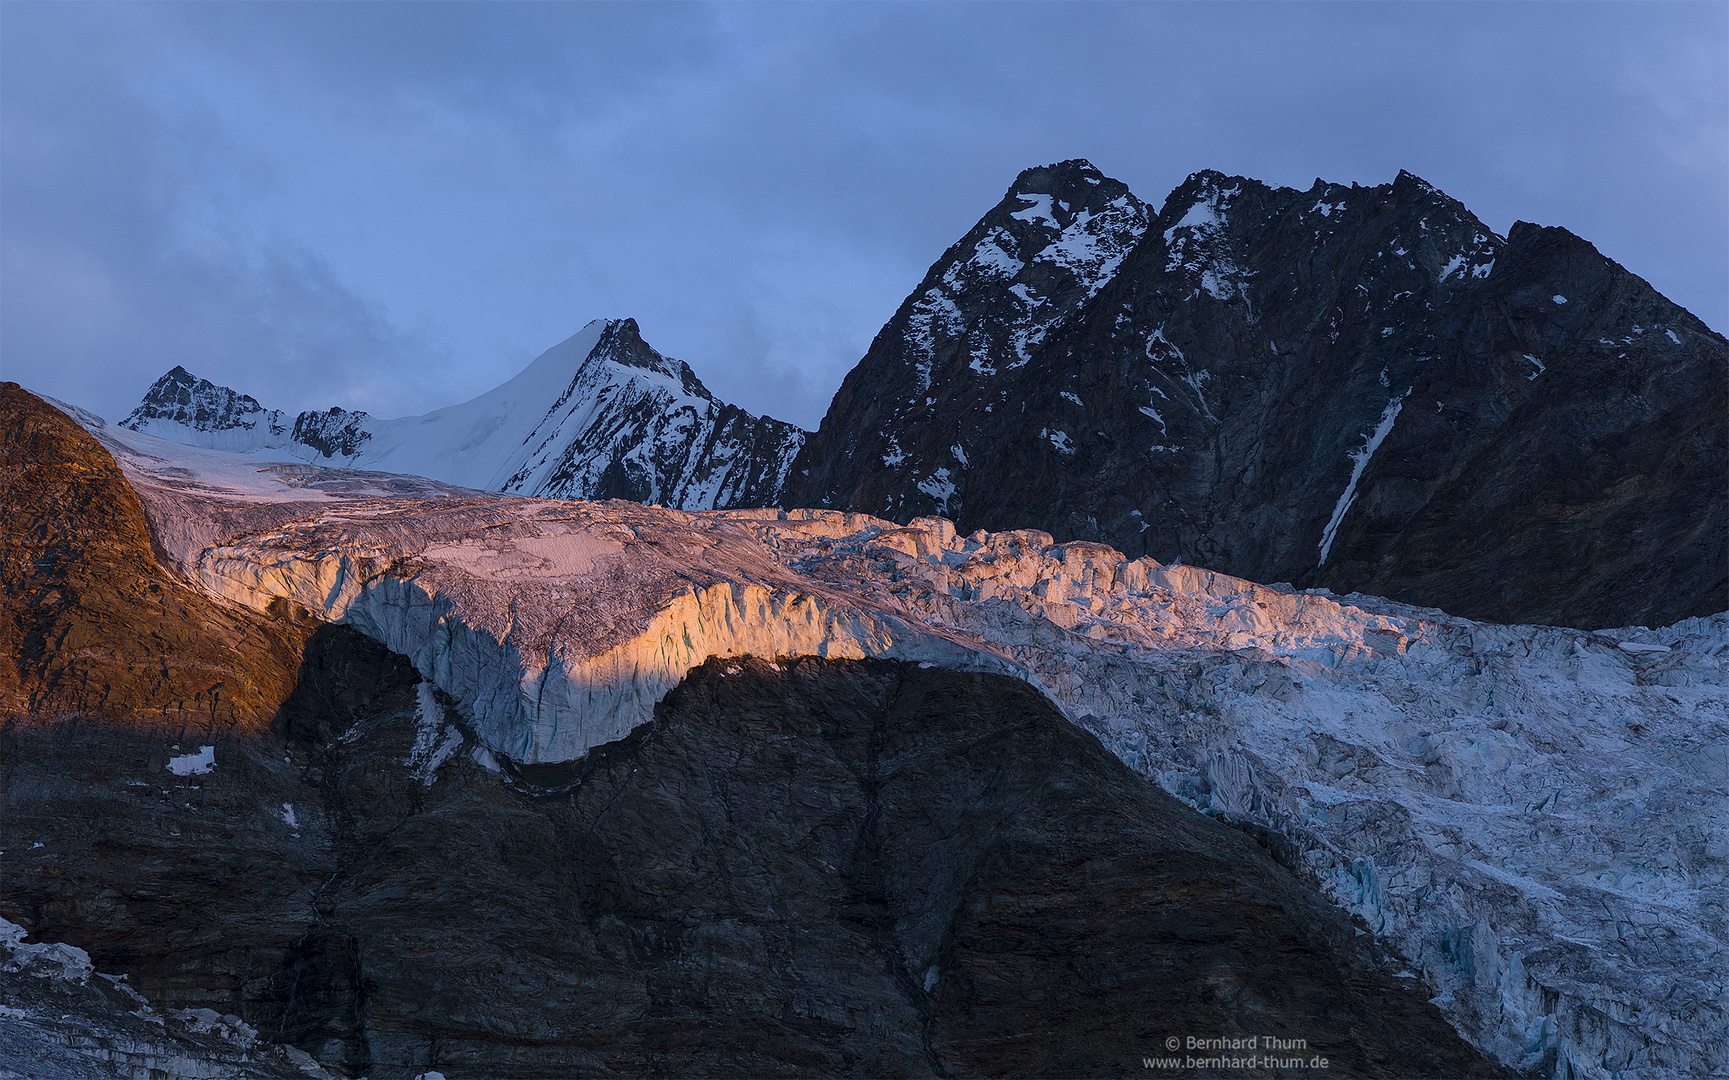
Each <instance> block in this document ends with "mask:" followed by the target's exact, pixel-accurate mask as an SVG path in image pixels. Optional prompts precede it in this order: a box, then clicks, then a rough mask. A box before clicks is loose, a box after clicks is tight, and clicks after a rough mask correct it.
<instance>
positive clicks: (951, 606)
mask: <svg viewBox="0 0 1729 1080" xmlns="http://www.w3.org/2000/svg"><path fill="white" fill-rule="evenodd" d="M68 411H69V412H71V413H72V414H73V415H74V416H75V417H77V418H78V419H79V420H80V421H81V422H82V423H83V424H84V425H85V426H86V428H87V429H88V430H91V431H92V433H93V434H94V435H96V437H97V438H98V439H99V440H101V441H102V442H103V443H104V445H105V446H107V447H108V448H109V449H110V450H111V452H113V453H114V455H115V458H116V460H117V461H119V463H120V464H121V466H122V468H123V469H124V470H125V472H126V474H127V477H128V480H129V481H130V482H131V483H132V485H133V486H134V488H135V489H136V490H137V491H138V493H139V495H140V498H141V500H142V502H143V504H144V506H145V508H146V512H147V515H148V516H149V518H150V520H151V523H152V529H153V533H154V534H155V535H156V536H157V539H158V542H159V544H160V545H161V547H162V549H163V552H164V554H165V556H166V557H167V558H168V559H169V561H170V562H172V564H173V565H174V566H175V567H176V568H177V569H178V570H179V571H180V572H181V573H183V574H185V575H186V576H187V577H189V578H190V579H192V580H193V581H195V582H197V583H199V584H200V585H201V586H202V587H204V588H205V589H207V590H208V591H210V592H211V593H213V594H215V595H217V596H220V597H224V598H227V599H228V600H231V601H234V602H237V603H241V604H244V605H247V606H249V607H252V608H254V609H259V610H281V608H282V607H283V606H284V605H286V606H289V607H291V608H296V609H303V610H304V611H306V612H309V613H311V614H313V615H315V616H317V617H319V618H322V619H326V620H330V621H334V622H342V623H346V624H348V625H351V626H353V627H355V628H356V629H358V630H360V631H361V632H363V633H365V634H367V635H369V636H371V637H373V638H375V639H376V640H379V641H381V642H382V643H384V644H385V645H387V646H389V647H390V648H392V649H393V650H395V651H397V652H400V653H402V654H403V655H405V656H408V657H409V658H410V659H411V660H412V662H413V663H414V665H415V666H416V668H417V669H418V670H419V671H420V672H421V674H422V675H423V676H424V677H426V678H427V679H428V680H429V681H430V682H431V683H432V684H433V685H434V686H436V687H437V689H438V690H439V691H440V692H441V693H442V694H444V695H447V696H448V698H449V700H450V701H452V702H454V703H455V708H454V709H453V710H452V714H453V715H452V722H455V720H456V719H458V718H459V719H460V721H461V722H462V723H464V724H466V725H469V726H470V727H471V729H472V731H473V733H474V734H475V736H476V737H477V738H478V739H479V740H480V742H481V743H482V744H484V746H485V747H486V748H487V750H488V751H489V752H490V753H491V754H492V755H494V756H495V757H497V758H500V759H505V760H508V761H511V762H516V763H531V762H556V761H567V760H571V759H573V758H576V757H579V756H581V755H583V754H584V753H586V752H587V751H588V750H589V749H591V748H593V747H595V746H599V745H602V744H603V743H605V742H608V741H611V740H614V739H617V738H620V737H622V736H623V735H624V734H626V733H628V732H629V731H630V730H632V729H633V728H635V727H637V726H639V725H640V724H642V723H644V722H646V721H648V720H649V719H651V718H652V716H653V707H654V704H655V702H656V701H658V700H659V698H660V697H661V696H662V695H663V694H664V693H665V692H666V691H667V690H668V689H670V688H671V687H672V686H674V685H676V684H677V682H678V681H679V680H680V679H682V678H683V676H684V674H685V672H687V671H688V670H690V669H691V668H692V667H694V666H696V665H697V664H700V663H701V662H703V661H704V660H705V659H707V658H709V657H712V656H739V655H747V654H749V655H758V656H764V657H779V656H791V655H819V656H841V657H866V656H870V657H890V658H898V659H904V660H910V661H917V662H922V663H931V664H938V665H942V666H946V667H953V668H958V669H967V670H990V671H998V672H1004V673H1008V674H1012V675H1014V676H1016V677H1018V678H1021V679H1024V680H1025V681H1027V682H1028V683H1030V684H1031V685H1033V686H1035V687H1036V688H1038V689H1039V690H1040V691H1041V692H1043V693H1044V694H1046V695H1047V696H1048V697H1049V698H1050V699H1051V700H1052V701H1053V702H1055V703H1056V704H1057V706H1058V707H1059V708H1060V709H1061V710H1062V711H1063V713H1064V715H1066V716H1067V717H1068V718H1069V719H1070V720H1071V721H1073V722H1074V723H1076V724H1077V725H1079V726H1081V727H1083V728H1086V729H1087V730H1089V731H1092V732H1093V733H1094V734H1096V735H1097V736H1098V737H1099V738H1100V740H1101V741H1102V742H1103V743H1104V744H1105V745H1106V746H1107V747H1109V748H1110V749H1111V750H1112V751H1113V752H1114V753H1116V754H1117V756H1118V757H1119V758H1121V759H1122V760H1123V761H1124V762H1126V763H1128V764H1129V765H1130V766H1131V767H1132V768H1134V769H1136V770H1138V771H1139V772H1140V773H1142V774H1143V775H1144V776H1146V777H1147V778H1148V779H1149V781H1151V782H1153V783H1156V784H1158V785H1160V786H1161V787H1162V788H1164V789H1165V790H1167V791H1169V792H1171V793H1172V794H1174V795H1176V796H1177V797H1179V798H1181V799H1183V800H1184V801H1186V802H1187V803H1188V804H1189V805H1191V806H1193V807H1195V808H1196V809H1197V810H1199V811H1201V812H1203V813H1206V814H1209V815H1211V816H1214V817H1216V818H1219V819H1221V820H1225V821H1228V822H1231V823H1234V824H1236V825H1238V826H1239V827H1241V828H1243V829H1245V830H1248V831H1250V832H1251V833H1253V834H1254V835H1257V836H1259V837H1261V838H1262V839H1263V842H1264V843H1266V844H1267V845H1268V846H1269V848H1270V849H1271V850H1274V851H1275V852H1277V853H1279V855H1280V857H1281V858H1282V859H1283V860H1284V861H1286V862H1287V864H1288V865H1290V866H1291V867H1292V868H1293V869H1294V870H1296V871H1297V872H1299V873H1302V874H1305V875H1308V876H1310V877H1312V879H1313V880H1315V881H1316V882H1317V883H1318V884H1319V885H1320V886H1321V888H1323V890H1324V891H1326V893H1327V894H1328V895H1329V896H1330V897H1332V898H1333V900H1334V901H1335V902H1337V903H1339V904H1340V905H1341V906H1342V907H1344V908H1346V909H1347V910H1349V911H1351V912H1352V913H1354V914H1355V915H1357V916H1359V917H1360V918H1361V919H1362V920H1363V926H1364V929H1365V932H1373V933H1374V934H1376V935H1378V936H1379V937H1381V938H1382V939H1383V940H1384V941H1386V942H1387V943H1388V944H1389V945H1390V946H1391V947H1393V948H1395V949H1397V950H1398V951H1399V952H1400V953H1401V954H1402V955H1403V956H1404V957H1405V958H1406V959H1407V961H1408V962H1409V963H1410V964H1411V965H1412V967H1413V969H1415V970H1416V971H1418V972H1419V973H1420V974H1421V975H1422V977H1423V978H1424V979H1425V980H1426V981H1427V982H1428V984H1429V985H1430V986H1431V987H1432V988H1433V990H1434V993H1435V1001H1436V1003H1437V1004H1438V1005H1439V1006H1440V1007H1441V1008H1442V1009H1443V1011H1444V1012H1445V1013H1446V1014H1447V1016H1448V1017H1449V1019H1450V1020H1451V1021H1452V1023H1454V1025H1455V1026H1456V1027H1457V1028H1458V1029H1459V1030H1460V1031H1461V1033H1463V1034H1464V1035H1465V1036H1466V1037H1467V1038H1468V1039H1469V1040H1470V1041H1472V1042H1473V1043H1474V1044H1475V1045H1477V1046H1479V1047H1482V1048H1483V1049H1485V1050H1486V1051H1488V1052H1489V1053H1491V1054H1493V1055H1494V1056H1495V1057H1497V1058H1498V1059H1499V1060H1501V1061H1502V1062H1504V1063H1506V1064H1507V1065H1509V1066H1512V1067H1515V1068H1519V1069H1523V1070H1533V1071H1539V1072H1543V1073H1546V1074H1549V1075H1554V1076H1559V1077H1574V1076H1579V1077H1602V1078H1610V1077H1615V1078H1638V1077H1663V1076H1674V1075H1707V1074H1713V1073H1721V1072H1723V1071H1725V1070H1729V1030H1726V1028H1729V1023H1726V1021H1725V1005H1726V997H1725V985H1724V983H1725V978H1726V976H1725V972H1729V948H1726V947H1725V940H1726V934H1729V925H1726V922H1725V919H1726V903H1729V886H1726V876H1729V694H1726V693H1725V682H1726V676H1729V670H1726V665H1729V613H1722V614H1718V615H1714V616H1710V617H1707V618H1692V619H1687V620H1684V621H1682V622H1679V623H1676V624H1674V625H1672V626H1668V627H1662V628H1656V629H1652V628H1646V627H1622V628H1615V629H1604V630H1597V631H1582V630H1575V629H1569V628H1562V627H1550V626H1502V625H1494V624H1487V623H1480V622H1473V621H1470V620H1466V619H1462V618H1457V617H1454V616H1450V615H1448V614H1446V613H1444V612H1442V611H1439V610H1436V609H1432V608H1418V607H1411V606H1408V605H1404V604H1398V603H1394V602H1391V601H1387V600H1383V599H1379V598H1376V597H1369V596H1359V595H1350V596H1334V595H1331V594H1329V593H1327V592H1326V591H1325V590H1309V591H1298V590H1294V589H1291V588H1289V587H1288V586H1282V585H1278V584H1274V585H1262V584H1257V583H1254V582H1250V581H1246V580H1243V579H1239V578H1234V577H1230V576H1228V575H1224V574H1219V573H1214V572H1211V571H1207V570H1203V569H1199V568H1195V567H1188V566H1180V565H1161V564H1159V563H1157V562H1155V561H1153V560H1151V559H1146V558H1142V559H1136V560H1129V559H1126V558H1125V557H1124V556H1122V555H1121V554H1120V553H1118V552H1116V551H1114V550H1113V549H1111V548H1109V547H1106V546H1104V545H1101V544H1093V543H1067V544H1058V543H1055V542H1054V541H1053V538H1052V537H1051V536H1050V535H1049V534H1046V533H1042V532H1038V531H1035V530H1021V531H1014V532H1002V533H989V532H983V531H980V532H976V533H974V534H972V535H971V536H964V537H963V536H959V535H957V534H956V532H955V530H954V527H953V525H952V524H950V523H949V522H948V521H946V520H944V519H941V518H919V519H914V521H912V522H911V523H910V524H908V525H906V526H899V525H896V524H894V523H892V522H888V521H884V520H881V519H878V518H874V517H870V516H867V515H862V514H852V513H843V512H840V511H825V510H790V511H780V510H737V511H708V512H686V511H679V510H671V509H663V508H658V507H652V506H643V505H636V504H631V503H625V502H606V503H597V502H578V501H568V500H556V499H543V498H528V497H522V496H511V495H501V494H496V493H486V492H481V491H476V490H472V489H464V488H458V487H453V486H448V485H441V484H438V483H435V482H432V481H428V480H423V479H419V478H415V477H407V476H391V475H387V474H382V473H364V472H351V471H345V470H336V469H321V468H313V467H309V466H307V465H303V464H297V463H283V462H268V461H261V460H258V459H256V458H253V457H246V456H241V455H236V454H232V453H227V452H223V451H219V450H214V449H203V448H192V447H186V446H182V445H178V444H174V443H169V442H165V441H163V440H159V439H155V438H152V437H151V436H149V435H147V434H142V433H138V432H134V431H130V430H127V429H124V428H119V427H116V426H114V425H109V424H105V423H103V422H102V421H101V420H99V419H98V418H95V417H92V416H90V415H89V414H86V413H79V412H78V411H76V410H73V409H71V408H69V407H68ZM430 715H431V713H430V710H429V716H430ZM430 726H431V724H430V721H429V733H430ZM429 747H430V743H429Z"/></svg>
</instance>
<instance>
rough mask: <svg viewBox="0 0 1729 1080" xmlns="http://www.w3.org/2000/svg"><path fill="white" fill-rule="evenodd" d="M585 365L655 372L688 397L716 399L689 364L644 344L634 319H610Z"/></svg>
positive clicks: (639, 328)
mask: <svg viewBox="0 0 1729 1080" xmlns="http://www.w3.org/2000/svg"><path fill="white" fill-rule="evenodd" d="M584 362H585V363H588V362H604V363H611V364H616V365H619V366H621V367H630V368H640V369H642V370H644V371H652V372H654V373H656V374H659V375H664V376H666V377H667V378H669V379H672V380H673V381H675V382H677V383H678V384H679V385H680V386H682V387H683V389H684V391H685V392H686V393H688V394H693V395H695V396H696V397H700V398H706V399H710V400H712V399H713V398H714V395H713V394H711V393H709V391H708V388H707V387H705V386H704V385H703V384H702V380H701V379H698V378H697V377H696V372H694V371H692V370H691V368H690V365H689V364H687V363H685V362H684V361H683V360H679V359H676V358H674V357H671V356H667V355H666V354H665V353H662V352H661V351H660V350H659V349H656V348H655V347H654V346H652V345H650V344H649V343H648V342H646V341H644V340H643V339H642V328H641V327H639V326H638V325H637V322H636V320H635V319H630V318H625V319H608V320H607V321H606V326H605V328H604V329H602V330H601V332H600V340H599V341H597V342H596V343H595V346H594V349H593V350H592V351H591V352H590V353H589V354H588V356H587V357H586V358H585V360H584Z"/></svg>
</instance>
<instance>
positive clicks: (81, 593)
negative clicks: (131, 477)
mask: <svg viewBox="0 0 1729 1080" xmlns="http://www.w3.org/2000/svg"><path fill="white" fill-rule="evenodd" d="M0 491H4V492H5V493H6V500H5V501H6V506H7V513H8V515H9V517H8V520H7V522H6V527H5V528H4V529H3V530H0V580H3V582H4V585H3V586H0V587H3V589H4V592H3V594H0V596H3V599H4V611H0V646H3V647H4V650H5V656H6V662H5V663H4V664H0V703H4V706H5V708H6V709H7V711H8V712H10V713H12V714H14V715H18V714H26V715H32V716H42V717H51V716H56V715H61V714H96V715H101V716H107V717H113V718H121V719H124V720H125V721H126V722H129V723H145V724H147V725H150V726H153V727H159V728H162V729H164V730H174V731H186V732H195V731H199V732H210V731H219V730H227V729H230V728H240V729H248V730H250V729H256V728H258V727H260V726H263V725H267V724H269V723H270V721H271V718H272V717H274V716H275V714H276V708H277V705H278V704H280V703H281V701H282V699H283V697H285V696H286V695H287V693H288V691H289V689H290V687H292V686H293V685H294V678H295V671H296V669H298V667H299V666H300V643H301V642H302V641H303V640H305V637H306V635H307V634H308V633H310V632H311V629H312V628H311V627H310V626H307V625H304V624H296V623H294V622H293V621H291V620H287V619H282V618H273V617H270V616H267V615H264V614H261V613H255V612H252V611H249V610H247V609H245V608H243V607H240V606H238V605H232V604H226V603H223V602H221V601H218V600H214V599H212V598H211V597H210V596H209V595H208V594H206V593H204V592H202V591H200V590H198V589H196V588H193V587H191V586H189V584H188V583H187V582H185V581H184V580H183V579H179V578H177V577H175V576H174V575H171V574H169V573H167V572H166V571H164V570H163V569H162V567H160V566H159V565H158V564H157V560H156V556H155V554H154V552H153V550H152V543H151V535H150V529H149V524H148V522H147V521H146V519H145V516H144V510H143V507H141V506H140V505H139V502H138V496H137V495H135V494H134V493H133V490H132V488H131V487H130V486H129V485H128V484H127V482H126V479H125V477H124V476H123V475H122V474H121V472H120V469H119V468H118V467H116V465H115V463H114V459H113V458H112V457H111V456H110V455H109V454H108V452H107V451H106V450H104V449H103V448H102V447H101V446H100V445H99V444H98V443H97V442H96V440H95V439H93V438H91V437H90V435H88V434H87V433H86V432H85V431H84V429H83V428H81V427H79V426H78V425H77V424H75V423H73V422H72V420H70V419H69V418H68V417H67V416H66V415H65V414H64V413H62V412H61V411H60V410H58V409H55V408H53V407H51V406H49V405H47V404H45V403H43V402H42V400H41V399H39V398H37V397H36V396H35V395H33V394H30V393H27V392H25V391H24V390H22V389H20V388H19V386H18V384H17V383H0Z"/></svg>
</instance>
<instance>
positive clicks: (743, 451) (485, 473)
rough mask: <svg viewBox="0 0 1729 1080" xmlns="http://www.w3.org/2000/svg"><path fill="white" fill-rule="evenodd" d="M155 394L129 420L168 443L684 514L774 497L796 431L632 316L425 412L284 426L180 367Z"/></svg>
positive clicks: (597, 325)
mask: <svg viewBox="0 0 1729 1080" xmlns="http://www.w3.org/2000/svg"><path fill="white" fill-rule="evenodd" d="M158 391H159V392H158ZM152 393H153V398H151V399H147V400H146V402H145V404H144V405H141V406H140V407H139V410H138V411H137V412H135V413H134V414H133V417H130V418H128V422H127V424H126V426H127V427H129V428H132V429H133V430H136V431H143V432H147V433H149V434H153V435H157V436H160V437H162V438H166V439H170V440H173V441H175V442H182V443H188V444H192V445H199V446H207V447H212V448H218V449H227V450H235V451H238V452H242V453H253V454H257V455H258V456H260V457H270V458H287V459H291V460H300V461H311V462H317V463H320V464H340V465H344V466H347V467H349V468H356V469H369V470H378V471H383V472H393V473H405V474H410V475H415V476H424V477H428V478H431V479H434V480H439V481H442V482H444V483H447V484H456V485H459V486H461V487H468V488H477V489H481V490H491V491H507V492H520V493H523V494H534V495H543V496H552V497H558V498H614V497H617V498H629V499H638V500H641V501H645V502H659V503H665V504H669V505H673V506H680V507H684V508H687V509H712V508H713V507H715V506H717V505H719V506H741V505H758V504H760V503H767V502H771V501H772V500H773V497H774V491H775V490H776V489H778V485H779V483H780V481H781V480H783V479H784V477H785V474H786V469H787V468H788V467H790V465H791V462H792V458H793V456H794V455H795V454H796V453H797V451H798V448H799V447H800V446H801V445H803V440H804V433H803V432H802V431H800V430H799V429H798V428H796V427H794V426H792V425H790V424H784V423H781V422H780V421H778V420H771V419H768V418H766V417H755V416H751V415H750V414H748V413H745V412H743V411H741V410H739V409H737V408H734V407H733V406H731V405H727V404H726V403H724V402H720V401H717V400H715V398H714V395H712V394H711V393H709V391H708V389H707V388H706V387H704V386H703V385H702V382H701V380H699V379H698V378H697V377H696V374H695V373H694V372H693V371H691V369H690V367H689V365H687V364H685V363H684V362H683V361H680V360H676V359H673V358H671V357H668V356H665V355H663V354H661V353H660V352H658V351H657V350H655V349H654V348H653V347H651V346H650V345H648V344H647V343H646V342H644V341H643V340H642V335H641V333H640V331H639V329H638V327H637V324H636V321H635V320H634V319H610V320H609V319H596V320H594V321H592V322H590V323H589V324H588V325H587V326H584V327H583V328H582V329H581V330H580V331H578V332H577V333H575V334H573V335H571V336H570V337H569V338H566V339H565V340H564V341H561V342H559V343H558V344H557V345H554V346H553V347H552V348H550V349H548V350H546V351H545V352H544V353H541V354H540V355H539V356H538V357H536V358H535V359H534V360H533V361H532V362H531V363H530V364H529V365H528V366H527V367H525V368H523V369H522V370H521V371H519V372H518V373H517V374H516V375H514V376H512V377H511V378H510V379H508V380H506V381H505V382H503V383H501V384H500V385H498V386H496V387H494V388H493V389H491V390H488V391H487V392H486V393H484V394H481V395H480V396H478V397H475V398H473V399H471V400H469V401H465V402H462V403H461V404H458V405H451V406H448V407H446V408H443V409H438V410H435V411H433V412H430V413H427V414H425V415H423V416H410V417H403V418H400V419H395V420H381V419H378V418H375V417H371V416H368V415H367V414H366V413H364V412H348V411H346V410H343V409H339V408H333V409H329V410H327V411H324V412H318V411H308V412H304V413H301V414H300V415H299V416H298V417H296V418H295V419H294V420H293V422H292V424H289V423H288V422H287V421H286V418H285V417H284V416H283V414H282V413H280V412H274V411H266V410H264V409H263V407H262V406H260V405H258V403H257V402H255V401H253V400H252V399H251V398H249V397H244V396H243V395H237V394H235V393H234V391H232V390H229V389H227V388H225V387H219V386H215V385H214V384H211V383H209V382H206V381H204V380H198V379H194V377H193V376H191V375H189V374H187V373H186V372H184V371H183V370H182V369H179V368H176V369H175V371H174V372H170V373H169V374H168V375H166V376H164V377H163V379H162V380H160V381H159V382H158V384H157V388H153V391H152ZM236 417H237V418H238V419H234V418H236Z"/></svg>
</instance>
